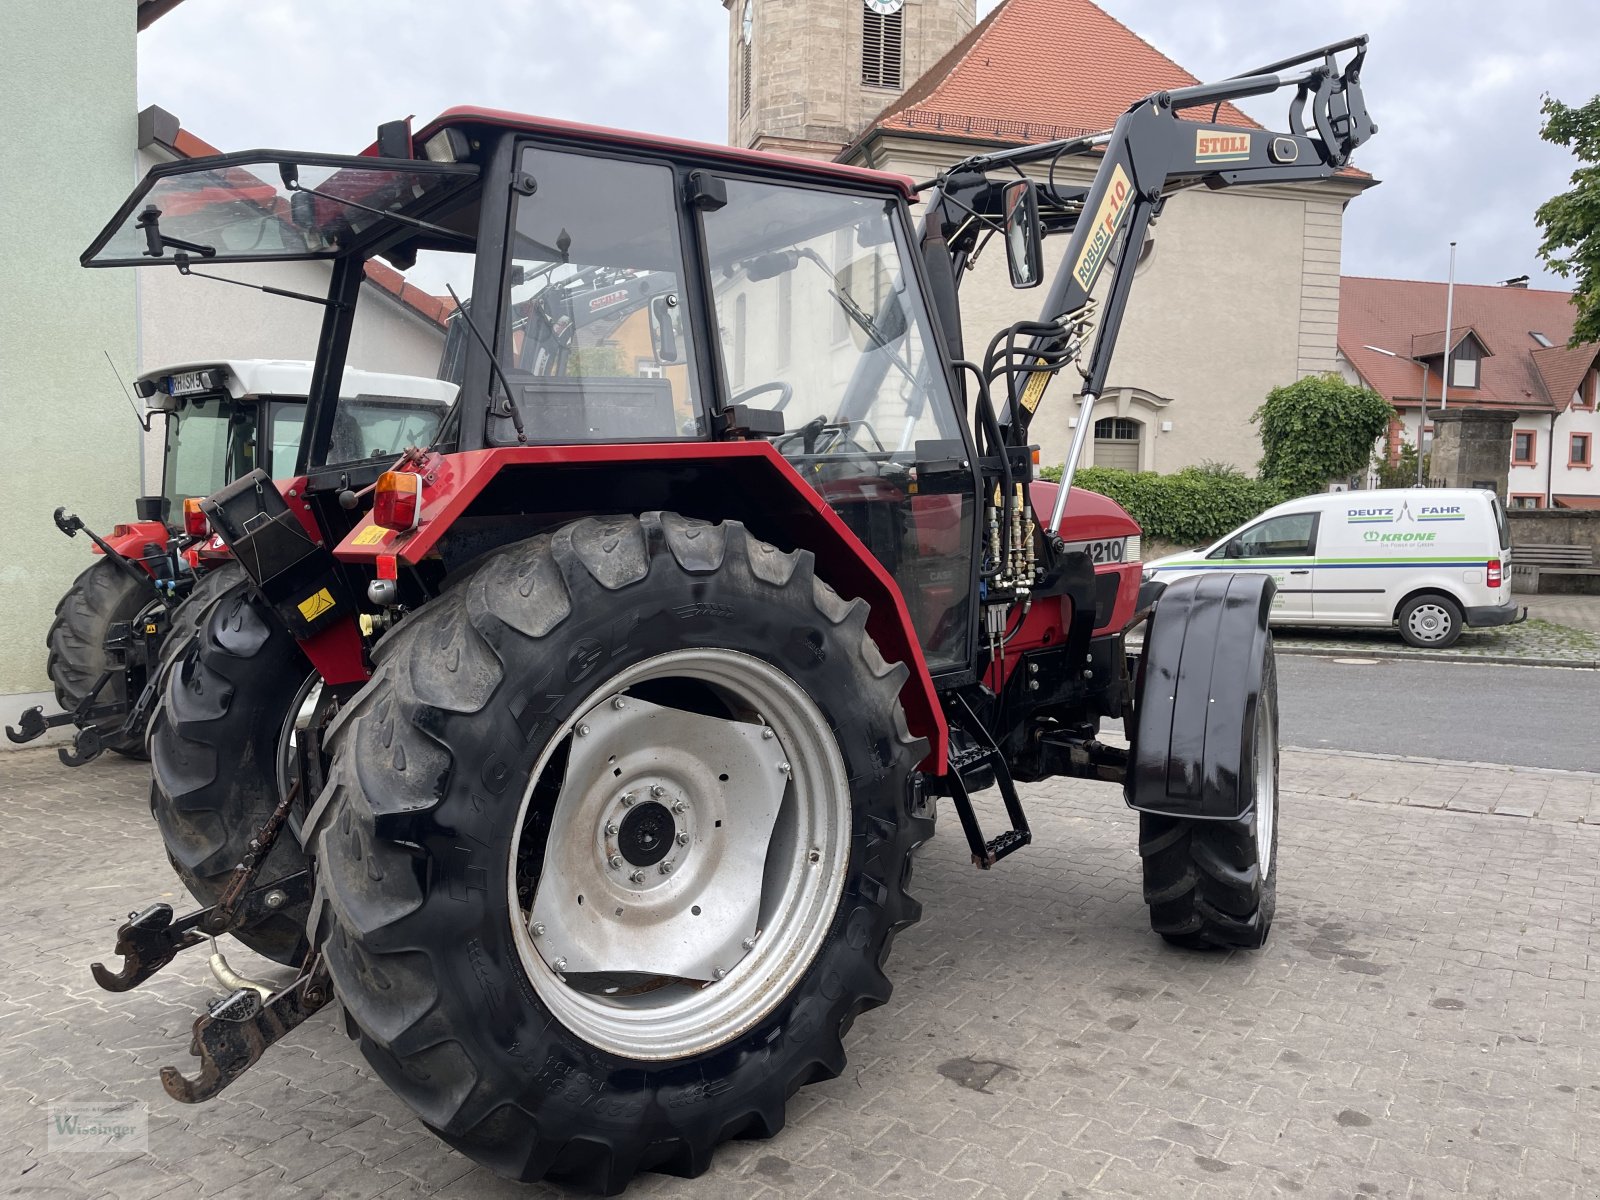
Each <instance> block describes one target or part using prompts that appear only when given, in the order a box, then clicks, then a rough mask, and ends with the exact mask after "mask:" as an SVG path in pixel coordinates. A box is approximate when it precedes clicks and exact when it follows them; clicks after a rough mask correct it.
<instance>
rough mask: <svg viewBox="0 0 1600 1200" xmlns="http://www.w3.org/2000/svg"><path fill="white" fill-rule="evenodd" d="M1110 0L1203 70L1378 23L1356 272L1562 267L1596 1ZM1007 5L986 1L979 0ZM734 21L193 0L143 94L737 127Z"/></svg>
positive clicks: (280, 142)
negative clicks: (1559, 128) (1562, 228)
mask: <svg viewBox="0 0 1600 1200" xmlns="http://www.w3.org/2000/svg"><path fill="white" fill-rule="evenodd" d="M1103 6H1104V7H1105V8H1107V9H1108V10H1109V11H1110V12H1111V13H1112V14H1113V15H1114V16H1116V17H1117V18H1118V19H1119V20H1121V21H1123V22H1124V23H1125V24H1127V25H1128V26H1129V27H1130V28H1132V29H1133V30H1135V31H1136V32H1137V33H1138V34H1140V35H1141V36H1142V37H1144V38H1145V39H1146V40H1147V41H1149V42H1151V43H1153V44H1154V45H1155V46H1157V47H1158V48H1160V49H1161V50H1162V51H1164V52H1165V53H1167V54H1168V55H1170V56H1171V57H1173V58H1175V59H1176V60H1177V61H1179V62H1181V63H1183V64H1184V66H1186V67H1188V68H1189V69H1190V70H1191V71H1193V72H1195V73H1196V74H1197V75H1199V76H1201V77H1202V78H1207V77H1210V78H1217V77H1221V76H1224V75H1229V74H1234V73H1236V72H1238V71H1240V70H1244V69H1248V68H1249V67H1252V66H1255V65H1257V64H1259V63H1261V62H1265V61H1269V60H1272V59H1276V58H1280V57H1282V56H1283V55H1284V54H1286V53H1291V52H1294V51H1296V50H1302V49H1310V48H1312V47H1315V46H1318V45H1322V44H1324V43H1326V42H1330V41H1334V40H1336V39H1338V38H1341V37H1344V36H1347V35H1349V34H1351V33H1357V32H1366V33H1369V34H1371V35H1372V49H1371V55H1370V57H1369V59H1368V66H1367V70H1366V72H1365V76H1364V82H1365V84H1366V90H1367V99H1368V102H1369V105H1370V107H1371V110H1372V115H1373V118H1374V120H1376V121H1377V122H1378V125H1379V127H1380V131H1379V133H1378V135H1377V136H1376V137H1375V138H1373V140H1372V141H1371V142H1370V143H1369V144H1368V145H1367V146H1366V147H1363V149H1362V151H1361V152H1360V155H1359V157H1358V161H1359V163H1360V165H1361V166H1362V167H1363V168H1364V169H1366V170H1368V171H1371V172H1372V173H1373V174H1374V175H1376V176H1377V177H1378V178H1379V179H1380V180H1382V181H1383V182H1382V185H1381V186H1379V187H1377V188H1374V189H1373V190H1371V191H1370V192H1368V193H1367V194H1365V195H1363V196H1361V197H1359V198H1357V199H1356V200H1355V201H1353V202H1352V204H1351V206H1350V208H1349V210H1348V212H1347V214H1346V220H1345V249H1344V269H1345V271H1346V272H1348V273H1351V274H1368V275H1391V276H1407V277H1414V278H1431V279H1439V278H1442V277H1443V275H1444V271H1445V267H1446V262H1447V255H1448V249H1447V243H1448V242H1449V240H1450V239H1451V238H1452V237H1453V238H1456V239H1457V240H1458V241H1459V242H1460V256H1461V257H1460V264H1459V268H1458V278H1460V279H1462V280H1465V281H1469V282H1484V283H1492V282H1495V281H1497V280H1500V279H1505V278H1507V277H1509V276H1513V275H1520V274H1523V273H1525V272H1526V273H1528V274H1531V275H1533V276H1534V280H1535V283H1536V285H1538V284H1544V285H1545V286H1556V287H1559V286H1562V284H1561V282H1560V281H1559V280H1558V279H1555V278H1554V277H1552V276H1549V275H1547V274H1545V273H1544V272H1543V271H1542V270H1541V268H1540V264H1539V261H1538V259H1537V257H1536V256H1535V253H1534V251H1535V247H1536V246H1537V244H1538V241H1539V235H1538V230H1537V228H1536V227H1535V225H1534V223H1533V211H1534V209H1535V208H1536V207H1537V206H1538V205H1539V204H1540V203H1542V202H1543V201H1544V200H1546V199H1547V198H1549V197H1550V196H1552V195H1555V194H1556V193H1558V192H1560V191H1563V190H1565V189H1566V187H1567V186H1568V176H1569V175H1570V174H1571V171H1572V168H1573V166H1574V163H1573V160H1572V158H1571V157H1570V156H1569V155H1568V154H1567V153H1566V152H1565V151H1563V150H1561V149H1560V148H1558V147H1554V146H1550V145H1547V144H1546V143H1544V142H1541V141H1540V140H1539V136H1538V131H1539V103H1540V97H1541V96H1542V95H1543V94H1545V93H1549V94H1552V95H1555V96H1557V97H1559V98H1561V99H1563V100H1566V101H1567V102H1568V103H1582V102H1584V101H1586V100H1587V99H1589V97H1590V96H1591V95H1593V94H1594V91H1595V89H1596V86H1597V85H1596V76H1595V73H1594V64H1595V63H1596V62H1600V22H1596V21H1593V20H1590V19H1586V18H1584V17H1580V16H1578V15H1576V10H1579V9H1581V8H1586V7H1587V6H1586V5H1579V4H1575V3H1573V2H1572V0H1564V2H1563V0H1519V2H1518V3H1517V4H1516V5H1515V7H1514V8H1513V9H1508V8H1507V7H1506V6H1505V5H1504V4H1502V3H1500V2H1499V0H1455V2H1453V3H1451V4H1449V5H1443V4H1437V3H1421V2H1420V0H1412V2H1410V3H1406V2H1403V0H1324V2H1322V3H1319V4H1316V5H1301V4H1288V3H1282V2H1278V3H1241V2H1239V0H1209V2H1204V0H1191V2H1190V3H1186V4H1173V3H1171V0H1103ZM993 7H994V0H980V4H979V10H980V15H981V14H982V13H984V12H987V11H988V10H989V9H991V8H993ZM727 31H728V16H727V13H726V11H725V10H724V9H723V7H722V6H721V4H719V3H716V0H532V2H526V0H525V2H524V3H517V4H510V3H506V2H505V0H458V2H457V3H455V4H453V5H449V6H446V5H441V4H438V3H436V2H434V0H429V2H427V3H425V2H424V0H385V2H383V3H379V2H377V0H343V2H342V3H338V4H317V5H314V4H312V3H310V2H309V0H255V2H254V3H251V4H218V3H210V4H207V3H201V2H200V0H194V2H192V3H188V4H184V5H182V6H181V7H179V8H177V9H175V10H174V11H173V12H172V13H170V14H169V15H167V16H166V17H164V18H162V19H161V20H160V21H158V22H157V23H156V24H155V25H154V26H152V27H151V28H150V29H149V30H148V31H146V32H145V33H143V34H141V35H140V39H139V55H140V63H139V97H140V104H141V105H144V104H159V105H161V106H162V107H163V108H166V109H169V110H170V111H172V112H174V113H176V114H178V116H179V117H180V118H181V119H182V120H183V122H184V124H185V125H186V127H188V128H189V129H191V130H192V131H193V132H194V133H196V134H198V135H199V136H201V137H203V138H205V139H206V140H208V141H210V142H211V143H213V144H214V145H217V146H220V147H222V148H224V149H244V148H248V147H252V146H284V147H290V148H300V149H324V150H327V149H336V150H355V149H358V148H360V147H362V146H365V145H366V144H367V143H368V142H370V141H371V140H372V136H373V131H374V129H375V128H376V127H377V125H378V124H379V123H380V122H382V121H386V120H390V119H393V118H395V117H399V116H405V115H406V114H408V113H414V114H416V115H417V117H418V118H419V119H420V120H427V119H429V118H430V117H432V116H434V115H435V114H436V113H438V112H440V111H442V110H443V109H445V108H448V107H450V106H452V105H457V104H480V105H486V106H489V107H495V108H506V109H511V110H513V111H518V112H534V113H539V114H541V115H545V116H551V117H559V118H563V119H566V120H576V121H586V122H590V123H595V124H601V125H613V126H618V127H621V128H632V129H641V130H647V131H652V132H662V133H671V134H675V135H678V136H682V137H689V138H695V139H700V140H707V141H721V140H722V139H723V138H724V137H725V136H726V104H727V80H726V70H727V67H726V55H727ZM1064 37H1066V38H1067V39H1068V40H1069V44H1070V31H1068V32H1067V33H1066V34H1064ZM1243 107H1244V108H1245V109H1246V110H1247V111H1248V112H1250V113H1251V115H1252V116H1254V117H1256V118H1257V119H1258V120H1260V121H1262V122H1263V123H1264V124H1266V125H1268V126H1274V127H1281V125H1282V122H1283V120H1284V112H1285V111H1286V108H1285V102H1284V101H1283V99H1282V98H1281V97H1279V98H1267V99H1258V100H1255V101H1247V102H1246V103H1245V104H1244V106H1243Z"/></svg>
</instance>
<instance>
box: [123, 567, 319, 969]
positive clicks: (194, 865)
mask: <svg viewBox="0 0 1600 1200" xmlns="http://www.w3.org/2000/svg"><path fill="white" fill-rule="evenodd" d="M201 588H205V589H206V592H205V595H208V596H210V599H209V602H206V601H205V600H204V599H203V598H202V600H201V602H200V603H199V605H198V606H197V607H198V609H199V611H191V613H190V617H191V618H192V619H196V620H197V625H198V629H197V631H196V632H195V633H194V634H193V635H192V637H191V638H190V644H189V645H188V646H187V648H184V649H181V650H180V651H179V653H178V654H177V655H176V657H174V658H173V659H171V660H170V661H169V662H167V664H166V666H165V667H164V670H165V674H166V678H165V679H164V681H163V688H164V691H163V693H162V698H161V701H160V703H159V704H158V706H157V708H156V712H155V715H154V716H153V717H152V718H151V722H150V743H149V745H150V768H151V770H150V774H151V786H150V811H151V813H152V814H153V815H154V816H155V819H156V824H157V825H158V826H159V827H160V829H161V840H162V841H163V842H164V843H165V845H166V850H167V858H168V859H169V861H170V862H171V863H172V867H173V870H175V871H176V872H177V873H178V877H179V878H180V879H182V880H183V883H184V886H185V887H187V888H188V889H189V892H190V894H191V895H193V896H194V898H195V899H196V900H198V901H200V902H201V903H202V904H206V905H211V904H215V903H217V901H218V900H219V899H221V897H222V892H223V889H224V888H226V887H227V885H228V882H229V880H230V878H231V877H232V874H233V869H234V867H235V866H237V865H238V863H239V861H240V859H242V858H243V857H244V853H245V850H246V849H247V847H248V846H249V844H250V839H251V838H253V837H254V836H255V835H256V833H257V832H258V831H259V830H260V829H261V827H262V826H263V825H264V824H266V821H267V818H268V817H270V816H271V815H272V811H273V809H275V808H276V807H277V806H278V802H279V799H280V798H281V796H282V795H283V792H282V781H283V778H284V773H285V772H284V768H285V758H284V754H285V741H286V739H287V738H288V737H289V736H290V731H291V729H292V719H291V714H292V713H294V712H296V711H298V709H299V708H300V704H301V702H302V700H303V699H304V698H305V696H306V693H307V685H308V681H309V680H310V678H311V665H310V663H309V662H307V661H306V658H305V656H304V655H303V654H302V653H301V652H300V647H299V644H298V643H297V642H296V641H295V640H294V638H293V637H292V636H290V634H289V632H288V631H287V630H286V629H285V628H284V626H283V623H282V622H281V621H280V620H278V618H277V617H276V616H275V615H274V614H273V612H272V609H271V608H270V607H269V606H268V605H267V603H266V602H265V601H264V600H263V599H262V598H261V596H260V595H259V593H257V592H256V590H255V585H254V583H252V582H251V580H250V578H249V577H248V576H247V575H246V574H245V573H244V570H243V568H242V567H239V566H237V565H232V564H230V565H227V566H224V567H221V568H219V569H218V570H217V571H216V572H215V574H214V575H213V576H210V577H208V579H207V580H203V581H202V582H201V583H200V584H199V585H198V586H197V588H196V593H195V594H199V593H200V589H201ZM195 594H191V597H190V599H191V601H192V600H194V596H195ZM307 865H308V864H307V862H306V859H305V855H304V853H303V852H302V851H301V849H300V846H299V845H298V843H297V842H296V839H295V836H294V832H293V829H292V828H291V827H285V828H284V829H283V831H282V832H281V833H280V835H279V837H278V840H277V841H276V843H274V845H273V847H272V852H271V853H270V854H268V855H267V858H266V860H265V861H264V862H263V863H262V865H261V868H260V872H259V874H258V876H257V886H260V885H264V884H267V883H270V882H272V881H273V880H275V879H281V878H283V877H284V876H286V875H292V874H294V873H295V872H297V871H302V870H305V869H306V867H307ZM306 916H307V906H306V904H304V903H301V904H299V905H294V906H289V907H285V908H284V909H283V910H282V911H280V912H277V913H274V914H272V915H271V916H269V917H266V918H264V919H263V920H262V921H260V922H259V923H257V924H255V925H251V926H248V927H246V928H243V929H238V930H235V931H234V933H233V936H234V937H236V938H238V939H239V941H241V942H243V943H244V944H245V945H247V946H249V947H250V948H251V949H252V950H255V951H256V952H258V953H260V954H264V955H265V956H266V957H268V958H270V959H273V960H274V961H276V962H281V963H285V964H289V965H295V964H298V963H299V962H300V961H301V960H302V959H303V958H304V957H305V948H306V932H305V926H306Z"/></svg>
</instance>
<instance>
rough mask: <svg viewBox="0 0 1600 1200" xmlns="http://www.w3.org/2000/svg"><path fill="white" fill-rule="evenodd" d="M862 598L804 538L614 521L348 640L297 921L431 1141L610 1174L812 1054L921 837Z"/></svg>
mask: <svg viewBox="0 0 1600 1200" xmlns="http://www.w3.org/2000/svg"><path fill="white" fill-rule="evenodd" d="M866 619H867V606H866V604H865V603H864V602H861V601H856V602H854V603H850V602H846V601H844V600H842V599H840V597H839V596H838V595H837V594H836V593H835V592H834V591H833V590H832V589H831V588H829V587H828V586H827V584H825V583H823V582H822V581H821V580H820V579H818V578H817V577H816V576H815V574H814V572H813V564H812V558H811V555H810V554H809V553H807V552H803V551H802V552H799V553H784V552H781V551H778V550H776V549H774V548H773V547H771V546H769V545H766V544H764V543H761V542H759V541H757V540H755V539H754V538H753V537H751V536H750V535H749V534H747V533H746V531H745V529H744V527H743V526H741V525H738V524H736V523H733V522H728V523H726V524H721V525H709V524H705V523H702V522H698V521H691V520H687V519H685V518H682V517H678V516H675V515H673V514H670V513H647V514H645V515H644V516H643V517H640V518H635V517H631V516H619V517H610V518H589V519H584V520H580V521H577V522H575V523H574V524H571V525H568V526H566V527H565V528H563V529H561V530H559V531H558V532H556V533H555V534H553V535H546V536H541V537H538V538H534V539H532V540H530V541H526V542H522V543H519V544H517V545H514V546H511V547H508V548H506V549H505V550H503V551H501V552H499V553H497V554H496V555H494V556H493V557H492V558H491V559H489V560H488V561H487V562H486V563H484V564H483V566H482V567H481V568H480V569H479V570H478V571H477V572H476V573H475V574H474V575H473V576H472V578H471V579H469V580H468V581H467V582H465V583H463V584H462V585H460V586H458V587H455V588H453V589H450V590H449V591H447V592H446V593H445V594H444V595H442V596H440V597H439V598H438V599H436V600H434V601H433V602H431V603H430V604H429V605H428V606H427V607H425V608H423V609H421V610H420V611H419V612H417V613H416V614H414V615H413V616H411V617H409V618H408V619H407V620H406V622H405V623H404V624H402V625H401V626H400V627H399V629H398V630H397V631H396V632H395V633H393V634H391V635H390V636H389V637H388V638H387V639H386V640H385V641H384V642H383V643H382V645H380V646H379V648H378V650H377V659H378V666H377V672H376V674H375V675H374V677H373V679H372V681H371V682H370V684H369V685H368V686H367V688H366V689H365V690H364V691H363V692H362V693H361V694H360V695H359V696H358V697H357V698H356V699H355V701H353V702H352V704H351V705H350V706H349V707H347V708H346V709H345V710H344V711H343V712H342V713H341V714H340V716H339V717H338V718H337V719H336V720H335V722H334V725H333V727H332V729H331V730H330V735H329V746H330V749H331V754H332V762H331V766H330V770H329V783H328V786H327V788H326V789H325V791H324V792H323V794H322V796H321V798H320V799H319V801H318V805H317V807H316V809H315V810H314V811H313V813H312V814H311V817H310V818H309V820H308V827H309V829H310V830H311V833H310V838H309V841H308V845H310V846H311V847H313V848H314V850H315V860H316V872H317V895H316V898H315V900H314V912H315V915H314V936H315V940H316V942H317V944H318V946H319V947H320V948H321V950H322V952H323V954H324V955H325V956H326V961H327V964H328V967H329V969H330V971H331V973H332V976H333V982H334V988H335V991H336V993H337V995H338V997H339V1000H340V1002H341V1004H342V1005H343V1007H344V1011H345V1014H346V1016H347V1018H348V1021H349V1024H350V1027H351V1028H352V1031H353V1032H354V1033H355V1034H356V1035H357V1036H358V1037H359V1040H360V1043H361V1048H362V1051H363V1053H364V1054H365V1055H366V1057H367V1060H368V1061H369V1062H370V1063H371V1064H372V1065H373V1067H374V1068H375V1069H376V1071H377V1072H378V1074H379V1075H380V1076H382V1078H383V1079H384V1081H385V1082H387V1083H388V1084H389V1086H390V1087H391V1088H393V1089H394V1090H395V1091H396V1092H397V1093H398V1094H399V1095H400V1096H401V1098H402V1099H404V1100H405V1101H406V1102H407V1103H408V1104H409V1105H410V1106H411V1108H412V1109H413V1110H414V1111H415V1112H416V1113H417V1114H418V1116H420V1117H421V1118H422V1120H423V1121H424V1122H425V1123H426V1124H427V1125H428V1126H429V1127H430V1128H432V1129H433V1130H434V1131H435V1132H436V1133H438V1134H439V1135H440V1136H441V1137H442V1138H444V1140H445V1141H447V1142H449V1143H450V1144H451V1145H452V1146H455V1147H456V1148H457V1149H459V1150H461V1151H462V1152H463V1153H465V1154H467V1155H469V1156H471V1157H472V1158H474V1159H476V1160H477V1161H479V1162H480V1163H483V1164H485V1165H486V1166H488V1167H490V1168H491V1169H493V1170H495V1171H497V1172H499V1173H500V1174H503V1175H506V1176H509V1177H511V1178H515V1179H524V1180H532V1179H539V1178H551V1179H559V1180H564V1181H570V1182H575V1183H577V1184H580V1185H582V1186H586V1187H589V1188H593V1189H597V1190H600V1191H602V1192H605V1193H608V1194H612V1193H615V1192H617V1191H620V1190H621V1189H622V1188H623V1187H624V1186H625V1185H626V1184H627V1182H628V1180H629V1179H630V1178H631V1177H632V1176H633V1175H634V1174H635V1173H636V1172H638V1171H642V1170H660V1171H666V1172H669V1173H672V1174H677V1175H685V1176H693V1175H698V1174H699V1173H701V1172H702V1171H704V1170H705V1169H706V1168H707V1167H708V1166H709V1165H710V1162H711V1156H712V1151H713V1149H714V1148H715V1147H716V1146H717V1145H718V1144H719V1143H721V1142H724V1141H726V1140H728V1139H730V1138H736V1137H750V1136H754V1137H766V1136H770V1135H772V1134H774V1133H776V1132H777V1131H778V1130H779V1129H780V1128H781V1127H782V1125H783V1122H784V1109H785V1104H786V1101H787V1100H788V1098H789V1096H790V1095H792V1094H793V1093H794V1092H795V1091H796V1090H797V1089H798V1088H800V1087H801V1086H802V1085H804V1084H806V1083H810V1082H812V1081H813V1080H819V1079H828V1078H832V1077H834V1076H836V1075H838V1073H839V1072H840V1070H841V1069H842V1068H843V1066H844V1061H845V1056H844V1050H843V1046H842V1043H841V1039H842V1038H843V1036H844V1033H845V1031H846V1030H847V1029H848V1028H849V1027H850V1024H851V1022H852V1021H853V1020H854V1019H855V1017H856V1015H857V1014H858V1013H860V1012H862V1011H864V1010H866V1009H869V1008H873V1007H875V1006H877V1005H880V1004H882V1003H884V1002H885V1001H886V1000H887V999H888V997H889V992H890V986H889V981H888V979H887V977H886V976H885V975H884V972H883V963H884V960H885V958H886V956H887V954H888V952H889V946H890V943H891V941H892V940H893V938H894V935H895V933H896V931H898V930H900V929H902V928H904V927H905V926H908V925H910V924H912V923H913V922H914V921H915V920H916V919H917V918H918V916H919V915H920V906H919V905H918V904H917V902H916V901H915V900H913V899H912V898H911V896H910V895H909V894H908V893H907V891H906V885H907V882H908V880H909V877H910V873H911V855H912V851H913V850H914V848H915V847H916V846H917V845H918V844H919V843H920V842H922V841H923V840H924V839H925V838H926V837H927V836H928V835H929V834H930V833H931V830H932V822H931V819H930V818H929V816H928V815H927V814H926V813H925V812H924V811H923V809H922V807H921V804H920V801H919V802H915V803H914V802H913V798H912V791H911V787H910V784H911V778H912V775H913V772H914V770H915V768H916V765H917V763H918V761H919V760H920V759H921V758H922V756H923V754H924V753H925V746H926V743H925V742H923V741H922V740H921V739H918V738H914V737H912V736H911V735H910V733H908V732H907V728H906V724H905V718H904V714H903V712H902V709H901V706H900V702H899V698H898V697H899V691H900V686H901V682H902V680H903V679H904V678H905V676H906V668H905V667H904V666H903V665H900V664H894V665H890V664H888V663H885V662H884V661H883V659H882V658H881V657H880V655H879V653H878V650H877V647H876V646H875V645H874V643H873V642H872V640H871V639H870V638H869V637H868V635H867V633H866Z"/></svg>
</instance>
